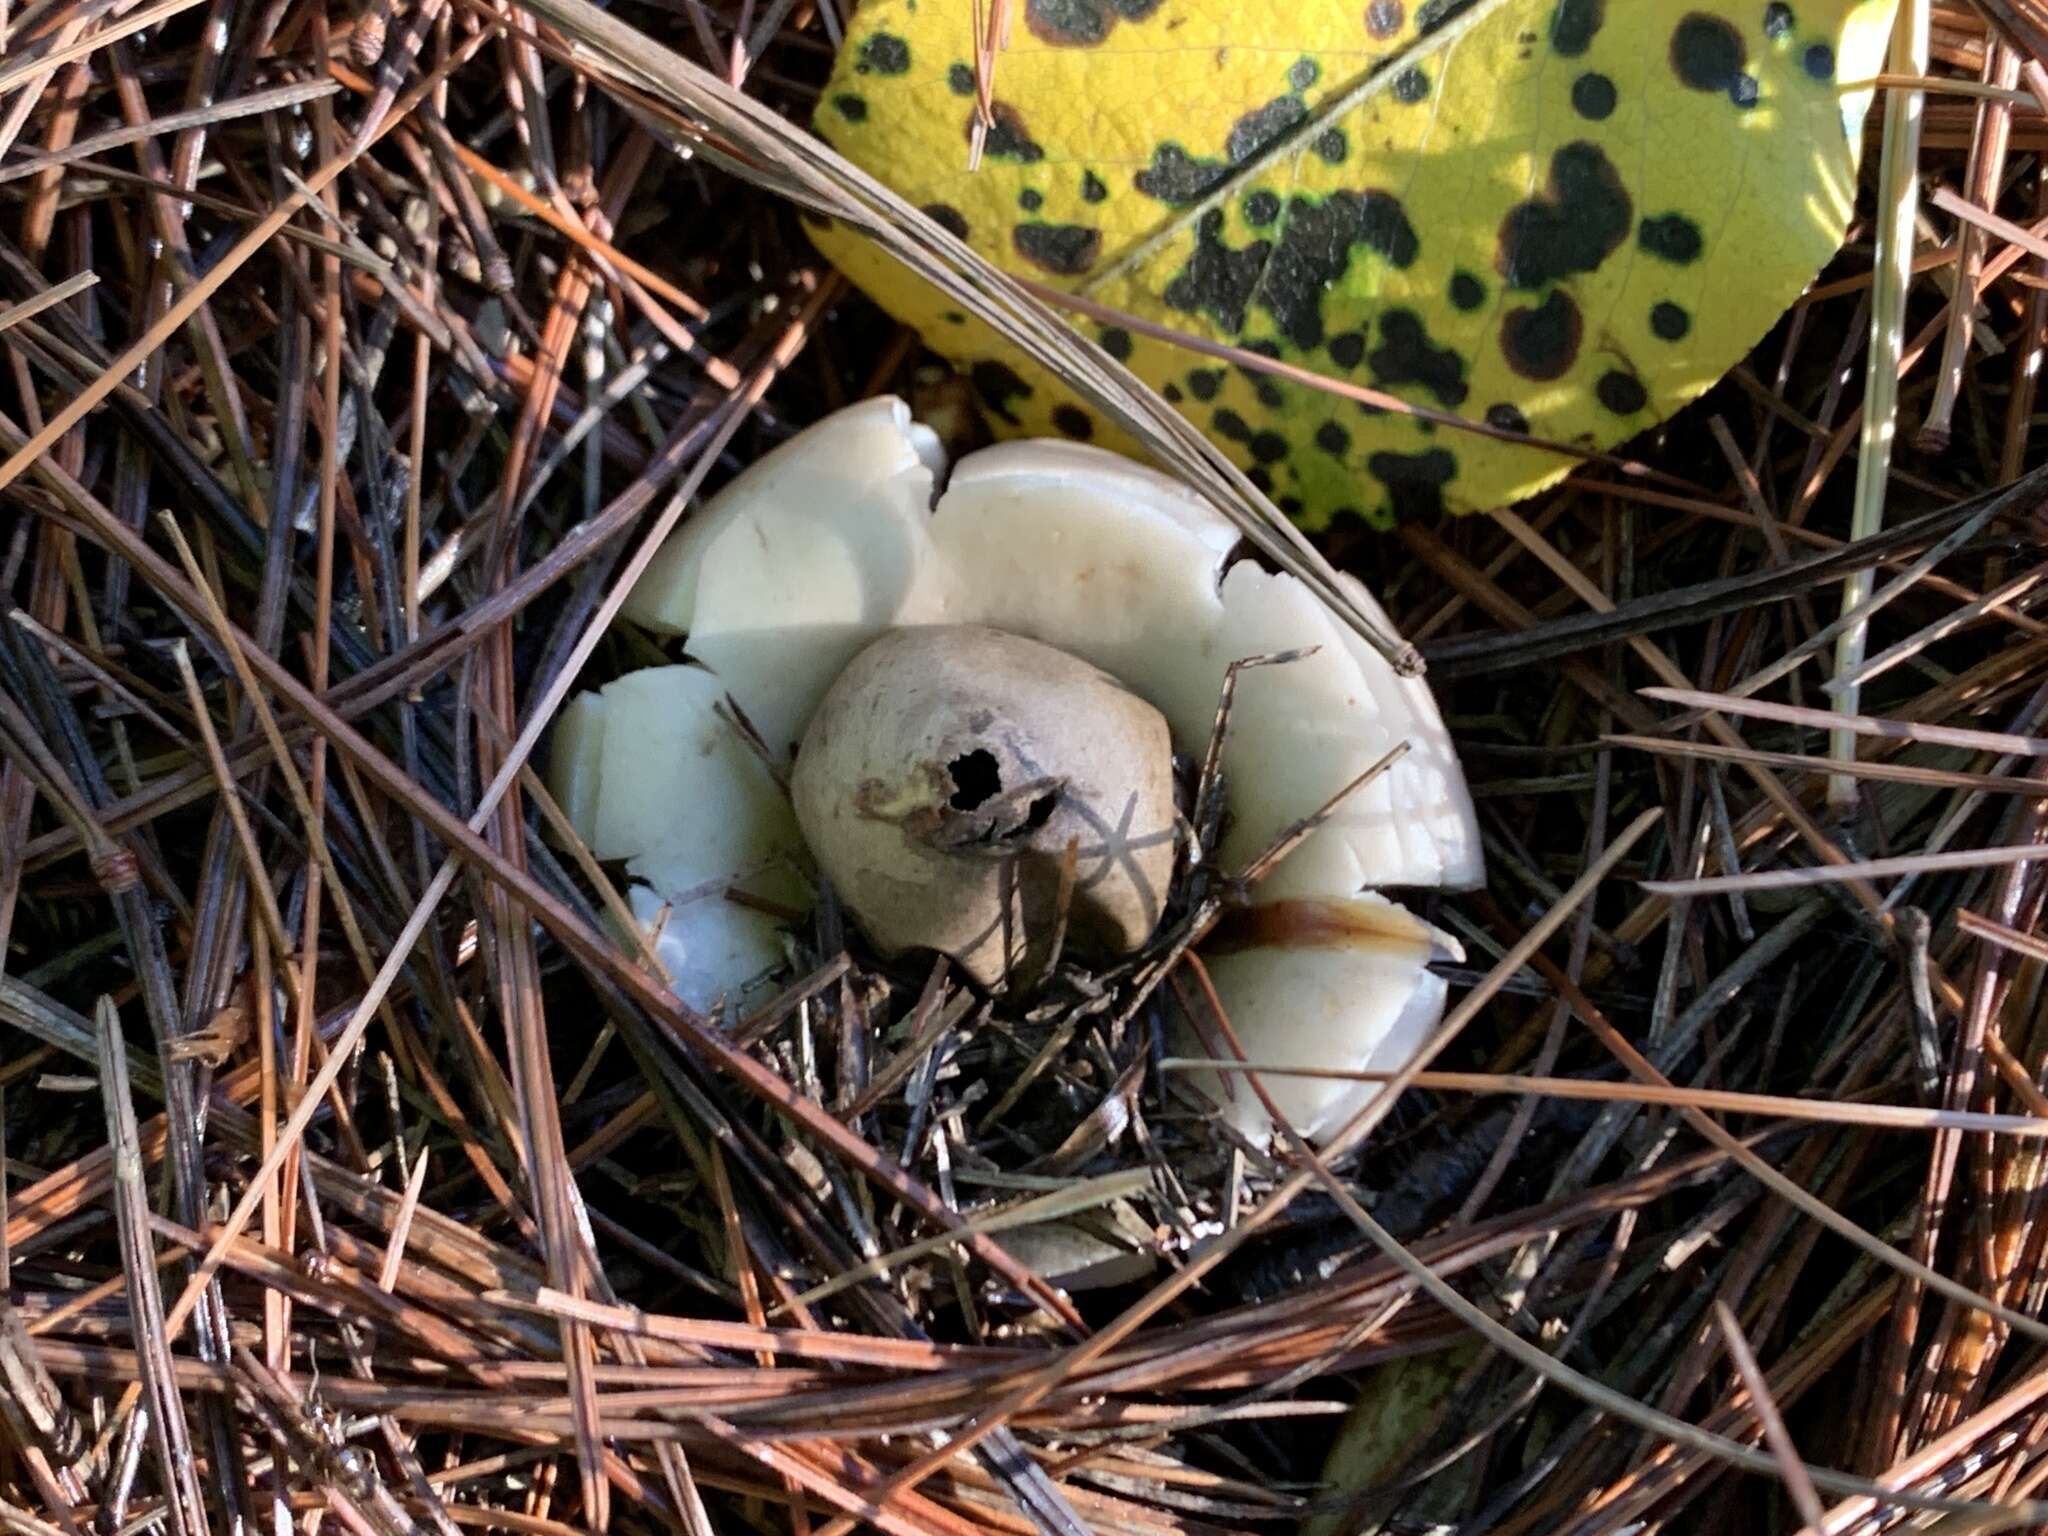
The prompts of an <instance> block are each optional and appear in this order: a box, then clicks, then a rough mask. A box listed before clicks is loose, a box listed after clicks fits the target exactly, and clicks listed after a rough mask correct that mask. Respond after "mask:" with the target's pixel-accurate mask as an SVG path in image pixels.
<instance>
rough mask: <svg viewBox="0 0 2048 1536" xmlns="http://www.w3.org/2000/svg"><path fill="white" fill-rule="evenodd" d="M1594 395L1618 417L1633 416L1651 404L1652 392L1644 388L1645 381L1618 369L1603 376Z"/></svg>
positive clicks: (1594, 388)
mask: <svg viewBox="0 0 2048 1536" xmlns="http://www.w3.org/2000/svg"><path fill="white" fill-rule="evenodd" d="M1593 393H1594V394H1595V395H1597V396H1599V398H1600V403H1601V404H1602V405H1604V406H1606V407H1607V409H1608V410H1610V411H1612V412H1614V414H1615V415H1617V416H1633V415H1635V414H1636V412H1638V411H1640V410H1641V409H1642V408H1643V407H1644V406H1646V405H1648V404H1649V403H1650V392H1649V391H1648V390H1646V389H1644V388H1643V381H1642V380H1641V379H1639V378H1637V377H1636V376H1635V375H1634V374H1632V373H1623V372H1622V371H1621V370H1620V369H1618V368H1615V369H1610V370H1609V371H1608V372H1606V373H1603V374H1601V375H1600V382H1599V383H1598V384H1596V385H1594V386H1593Z"/></svg>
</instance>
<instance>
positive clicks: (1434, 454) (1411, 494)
mask: <svg viewBox="0 0 2048 1536" xmlns="http://www.w3.org/2000/svg"><path fill="white" fill-rule="evenodd" d="M1365 467H1366V468H1367V469H1369V470H1371V471H1372V473H1373V476H1374V478H1376V479H1377V480H1378V481H1379V482H1380V484H1382V485H1384V486H1385V487H1386V488H1387V494H1388V495H1389V496H1390V497H1391V498H1392V500H1393V505H1394V516H1395V517H1397V518H1412V517H1428V518H1435V517H1441V516H1443V511H1444V496H1443V490H1444V487H1445V486H1446V485H1448V484H1449V483H1450V481H1451V477H1452V476H1453V475H1455V474H1457V472H1458V461H1457V459H1456V458H1454V457H1452V455H1451V451H1450V450H1449V449H1448V448H1431V449H1428V450H1426V451H1424V452H1422V453H1386V452H1381V453H1375V454H1373V455H1372V456H1370V457H1369V458H1367V459H1366V461H1365Z"/></svg>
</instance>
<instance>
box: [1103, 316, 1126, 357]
mask: <svg viewBox="0 0 2048 1536" xmlns="http://www.w3.org/2000/svg"><path fill="white" fill-rule="evenodd" d="M1102 350H1103V351H1105V352H1107V353H1108V354H1109V355H1110V356H1111V357H1113V358H1115V359H1116V360H1117V361H1118V362H1120V363H1127V362H1129V361H1130V360H1131V333H1130V332H1129V331H1127V330H1125V329H1124V328H1123V327H1122V326H1120V325H1106V326H1104V327H1103V328H1102Z"/></svg>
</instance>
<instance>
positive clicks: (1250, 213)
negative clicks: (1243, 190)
mask: <svg viewBox="0 0 2048 1536" xmlns="http://www.w3.org/2000/svg"><path fill="white" fill-rule="evenodd" d="M1279 217H1280V194H1279V193H1277V192H1269V191H1268V190H1267V189H1266V188H1264V187H1261V188H1259V190H1258V191H1256V192H1254V193H1252V195H1251V196H1250V197H1247V198H1246V199H1245V200H1244V219H1245V222H1246V223H1247V224H1253V225H1257V226H1259V227H1261V228H1263V227H1264V226H1265V225H1268V224H1270V223H1272V222H1273V221H1274V220H1275V219H1277V218H1279Z"/></svg>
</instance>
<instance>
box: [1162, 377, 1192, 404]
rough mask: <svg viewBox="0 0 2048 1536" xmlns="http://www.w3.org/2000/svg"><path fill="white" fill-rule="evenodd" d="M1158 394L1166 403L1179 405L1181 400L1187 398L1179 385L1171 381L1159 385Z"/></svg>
mask: <svg viewBox="0 0 2048 1536" xmlns="http://www.w3.org/2000/svg"><path fill="white" fill-rule="evenodd" d="M1159 394H1160V398H1161V399H1163V400H1165V402H1166V403H1167V404H1168V405H1179V404H1180V403H1181V401H1183V400H1185V399H1186V398H1187V396H1185V395H1183V394H1182V393H1181V390H1180V386H1179V385H1178V384H1175V383H1173V382H1171V381H1168V382H1167V383H1165V384H1162V385H1161V386H1160V388H1159Z"/></svg>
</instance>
